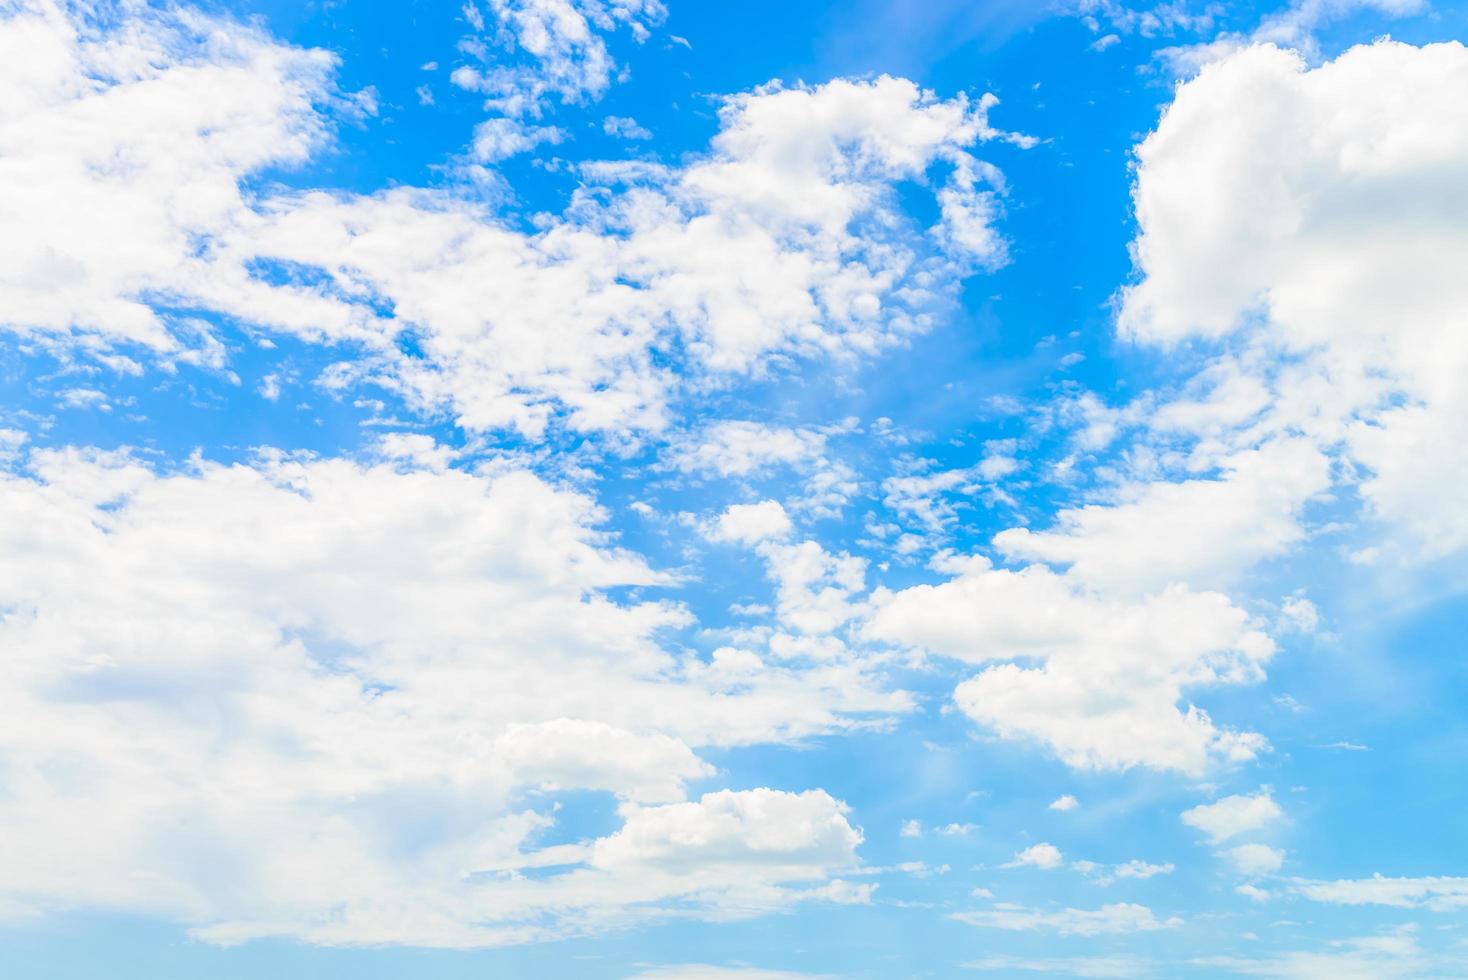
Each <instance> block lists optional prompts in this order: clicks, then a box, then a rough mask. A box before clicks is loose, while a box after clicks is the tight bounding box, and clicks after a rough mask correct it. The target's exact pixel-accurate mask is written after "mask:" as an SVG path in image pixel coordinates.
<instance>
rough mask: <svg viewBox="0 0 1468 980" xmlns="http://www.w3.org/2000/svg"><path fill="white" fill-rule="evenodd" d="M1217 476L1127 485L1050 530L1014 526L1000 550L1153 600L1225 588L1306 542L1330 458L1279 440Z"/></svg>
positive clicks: (1227, 463) (1240, 456)
mask: <svg viewBox="0 0 1468 980" xmlns="http://www.w3.org/2000/svg"><path fill="white" fill-rule="evenodd" d="M1219 468H1220V470H1221V473H1220V475H1219V476H1218V477H1217V478H1213V479H1193V480H1185V481H1182V482H1178V483H1169V482H1138V483H1128V484H1126V485H1124V486H1123V487H1122V489H1121V491H1120V493H1119V495H1118V496H1119V497H1120V499H1117V500H1113V501H1110V502H1108V503H1105V504H1091V505H1087V506H1085V507H1081V508H1077V509H1072V510H1063V511H1061V512H1060V514H1059V515H1058V517H1057V519H1056V522H1055V525H1054V526H1053V527H1052V528H1051V529H1049V530H1046V531H1031V530H1029V529H1027V528H1012V529H1010V530H1006V531H1002V532H1000V533H999V534H998V535H996V536H995V538H994V546H995V547H996V548H997V549H998V550H999V551H1000V552H1001V553H1003V554H1005V555H1007V556H1009V557H1011V558H1015V559H1019V560H1024V561H1043V562H1046V563H1049V564H1055V565H1067V566H1069V569H1070V575H1071V577H1073V578H1076V579H1079V580H1080V581H1082V582H1084V583H1085V584H1086V585H1088V586H1090V587H1091V588H1093V589H1098V590H1104V591H1106V592H1112V593H1122V594H1129V595H1130V594H1138V593H1140V594H1146V593H1148V592H1152V591H1155V590H1157V589H1160V588H1162V587H1163V586H1166V585H1170V584H1173V583H1184V584H1187V585H1191V586H1194V587H1205V588H1206V587H1223V586H1227V585H1228V584H1230V583H1231V582H1233V581H1234V580H1235V579H1237V577H1238V576H1239V575H1240V573H1242V572H1243V571H1245V570H1247V569H1248V568H1249V567H1251V566H1252V565H1254V564H1255V563H1257V562H1258V561H1259V560H1261V559H1263V558H1266V557H1270V556H1273V555H1278V554H1281V553H1283V552H1284V551H1285V550H1286V549H1288V548H1289V547H1290V546H1291V545H1293V544H1295V543H1296V542H1299V541H1300V540H1302V539H1303V538H1304V537H1305V532H1304V529H1303V528H1302V527H1301V526H1300V522H1299V517H1300V511H1301V509H1302V508H1303V507H1304V505H1305V503H1306V502H1307V501H1308V500H1309V499H1310V498H1311V497H1313V496H1316V495H1318V494H1320V493H1322V492H1324V491H1325V490H1326V489H1328V488H1329V486H1330V468H1329V462H1328V460H1327V458H1326V456H1325V455H1324V454H1323V453H1322V452H1321V451H1320V450H1319V449H1318V448H1316V447H1315V446H1313V445H1312V444H1311V443H1309V442H1308V441H1307V440H1303V439H1281V440H1276V441H1272V442H1270V443H1267V444H1265V445H1263V446H1260V447H1259V448H1257V449H1247V450H1243V451H1241V452H1239V453H1237V454H1235V455H1232V456H1230V457H1229V458H1228V459H1226V460H1224V461H1223V462H1222V465H1221V466H1220V467H1219Z"/></svg>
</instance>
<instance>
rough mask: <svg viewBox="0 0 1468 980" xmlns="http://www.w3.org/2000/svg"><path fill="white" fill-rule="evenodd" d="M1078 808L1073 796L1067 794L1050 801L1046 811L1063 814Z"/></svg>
mask: <svg viewBox="0 0 1468 980" xmlns="http://www.w3.org/2000/svg"><path fill="white" fill-rule="evenodd" d="M1078 806H1080V804H1079V803H1077V802H1076V798H1075V797H1074V796H1071V795H1070V794H1069V793H1066V794H1065V795H1064V796H1058V797H1056V798H1055V799H1054V800H1052V801H1051V803H1050V806H1049V807H1047V809H1050V810H1059V811H1061V812H1062V813H1064V812H1066V811H1068V810H1074V809H1075V808H1076V807H1078Z"/></svg>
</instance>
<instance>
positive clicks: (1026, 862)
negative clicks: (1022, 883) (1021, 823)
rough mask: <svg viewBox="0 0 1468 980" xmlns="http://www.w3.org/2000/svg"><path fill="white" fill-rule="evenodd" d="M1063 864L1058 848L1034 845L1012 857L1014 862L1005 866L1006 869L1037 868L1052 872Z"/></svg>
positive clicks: (1063, 860)
mask: <svg viewBox="0 0 1468 980" xmlns="http://www.w3.org/2000/svg"><path fill="white" fill-rule="evenodd" d="M1064 863H1065V858H1064V857H1062V856H1061V854H1060V848H1058V847H1056V846H1055V845H1054V844H1035V845H1034V846H1032V847H1027V848H1025V849H1024V850H1023V851H1020V852H1019V853H1018V854H1016V855H1015V856H1014V860H1013V861H1010V862H1009V863H1008V864H1006V865H1005V867H1006V868H1022V867H1030V868H1039V869H1041V870H1043V871H1052V870H1054V869H1055V868H1058V867H1060V866H1061V865H1062V864H1064Z"/></svg>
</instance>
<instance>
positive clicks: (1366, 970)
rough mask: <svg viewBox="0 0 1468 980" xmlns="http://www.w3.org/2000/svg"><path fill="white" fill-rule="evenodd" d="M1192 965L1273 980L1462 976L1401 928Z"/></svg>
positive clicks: (1452, 962) (1457, 965) (1456, 961)
mask: <svg viewBox="0 0 1468 980" xmlns="http://www.w3.org/2000/svg"><path fill="white" fill-rule="evenodd" d="M1193 965H1195V966H1201V967H1205V968H1209V969H1213V970H1226V971H1228V972H1229V973H1233V974H1237V975H1240V976H1250V977H1269V978H1274V980H1406V978H1412V977H1421V978H1426V977H1442V976H1452V975H1454V974H1457V973H1460V972H1462V969H1463V966H1464V962H1463V960H1462V958H1461V957H1453V956H1441V955H1434V954H1430V953H1428V952H1426V951H1425V950H1423V949H1422V947H1421V946H1420V945H1419V944H1418V942H1417V937H1416V927H1415V926H1412V925H1407V926H1402V927H1400V928H1398V929H1396V930H1394V931H1390V932H1383V933H1379V934H1377V935H1374V936H1361V937H1357V938H1354V939H1338V940H1332V941H1330V942H1328V943H1326V944H1325V948H1324V949H1317V950H1298V951H1290V952H1284V953H1279V954H1277V955H1274V956H1262V957H1254V958H1250V957H1242V956H1219V957H1208V958H1199V959H1196V960H1194V961H1193Z"/></svg>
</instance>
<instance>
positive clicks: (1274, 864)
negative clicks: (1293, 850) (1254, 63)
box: [1223, 844, 1285, 877]
mask: <svg viewBox="0 0 1468 980" xmlns="http://www.w3.org/2000/svg"><path fill="white" fill-rule="evenodd" d="M1223 856H1224V857H1225V858H1227V859H1228V862H1229V864H1231V865H1233V867H1234V870H1235V871H1237V872H1238V873H1239V874H1241V875H1249V876H1251V877H1252V876H1257V875H1266V874H1273V873H1274V872H1276V871H1278V870H1279V869H1280V865H1282V864H1284V859H1285V852H1284V851H1282V850H1280V849H1279V848H1277V847H1270V846H1268V845H1267V844H1240V845H1238V846H1237V847H1231V848H1229V849H1228V850H1226V851H1224V852H1223Z"/></svg>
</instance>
